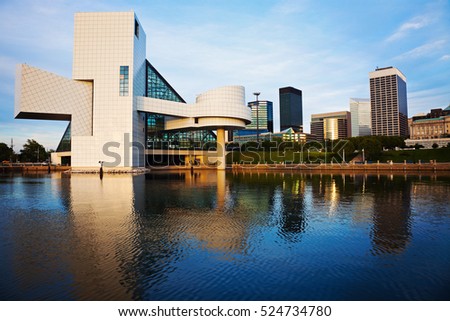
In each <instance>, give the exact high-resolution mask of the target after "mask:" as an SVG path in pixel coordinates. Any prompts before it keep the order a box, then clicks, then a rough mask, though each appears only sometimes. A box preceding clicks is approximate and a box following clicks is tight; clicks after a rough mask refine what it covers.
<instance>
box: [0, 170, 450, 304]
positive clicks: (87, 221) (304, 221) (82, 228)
mask: <svg viewBox="0 0 450 321" xmlns="http://www.w3.org/2000/svg"><path fill="white" fill-rule="evenodd" d="M449 196H450V177H448V176H431V177H430V176H417V175H401V176H393V175H388V176H385V175H378V176H377V175H373V176H372V175H351V176H349V175H347V176H346V175H309V174H307V175H305V174H304V175H302V174H291V173H270V174H265V173H260V174H258V173H245V174H242V173H239V174H237V173H231V172H227V173H224V172H221V173H216V172H215V171H203V172H196V173H194V175H191V174H190V173H189V172H172V173H156V174H149V175H139V176H132V175H105V176H104V178H103V180H100V179H99V177H98V176H97V175H88V174H78V175H72V176H67V175H64V174H51V175H25V176H20V175H16V176H5V175H3V176H0V258H1V261H0V273H1V275H2V277H1V278H0V299H1V300H450V208H449V206H448V199H449Z"/></svg>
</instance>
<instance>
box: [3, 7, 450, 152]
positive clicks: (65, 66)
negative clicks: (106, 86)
mask: <svg viewBox="0 0 450 321" xmlns="http://www.w3.org/2000/svg"><path fill="white" fill-rule="evenodd" d="M130 10H133V11H134V12H135V13H136V15H137V16H138V18H139V20H140V22H141V25H142V27H143V29H144V30H145V32H146V35H147V59H148V60H149V61H150V62H151V63H152V65H153V66H155V67H156V69H158V71H159V72H160V73H161V74H162V75H163V76H164V78H166V80H168V82H169V83H170V84H171V85H172V87H174V88H175V89H176V90H177V92H178V93H179V94H180V95H181V96H182V97H183V98H184V99H185V100H186V101H187V102H188V103H191V102H194V101H195V97H196V96H197V95H198V94H200V93H202V92H205V91H207V90H209V89H213V88H216V87H220V86H224V85H242V86H244V87H245V89H246V99H247V101H251V100H254V96H253V95H252V93H253V92H256V91H258V92H261V95H260V96H259V99H260V100H270V101H273V103H274V126H275V130H278V129H279V97H278V89H279V88H280V87H285V86H292V87H295V88H298V89H300V90H302V92H303V119H304V131H305V132H310V125H309V123H310V117H311V114H314V113H322V112H331V111H341V110H349V99H350V98H369V76H368V73H369V72H370V71H374V70H375V69H376V68H377V67H380V68H381V67H387V66H394V67H396V68H398V69H399V70H400V71H402V73H403V74H404V75H405V76H406V78H407V90H408V114H409V116H412V115H415V114H417V113H423V112H428V111H429V110H430V109H431V108H445V107H446V106H448V105H449V104H450V19H449V18H448V17H449V16H450V1H448V0H428V1H417V0H394V1H393V0H372V1H356V0H354V1H346V0H342V1H331V0H321V1H317V0H259V1H256V0H245V1H243V0H227V1H223V0H222V1H219V0H210V1H207V0H203V1H201V0H193V1H189V0H179V1H177V0H173V1H171V0H152V1H142V0H141V1H130V0H128V1H120V0H108V1H102V0H95V1H92V0H78V1H70V0H51V1H50V0H40V1H34V0H20V1H19V0H0V142H4V143H7V144H8V145H9V144H10V141H11V138H12V139H14V149H15V150H16V151H19V150H20V149H21V148H22V145H23V144H24V143H25V142H26V140H27V139H28V138H31V139H35V140H37V141H38V142H39V143H41V144H43V145H44V146H45V147H46V148H47V149H56V147H57V145H58V143H59V141H60V139H61V137H62V135H63V133H64V130H65V128H66V126H67V122H63V121H41V120H19V119H18V120H15V119H14V81H15V68H16V65H17V64H19V63H27V64H29V65H31V66H35V67H38V68H41V69H44V70H47V71H50V72H53V73H55V74H59V75H61V76H64V77H67V78H71V72H72V48H73V18H74V13H75V12H90V11H93V12H98V11H130Z"/></svg>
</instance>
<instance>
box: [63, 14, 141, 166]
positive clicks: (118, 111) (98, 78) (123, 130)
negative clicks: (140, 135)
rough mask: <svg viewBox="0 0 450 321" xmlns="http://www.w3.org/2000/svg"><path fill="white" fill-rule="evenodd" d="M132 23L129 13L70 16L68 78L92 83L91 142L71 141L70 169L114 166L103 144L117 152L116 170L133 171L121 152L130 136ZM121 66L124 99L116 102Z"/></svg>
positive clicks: (129, 156) (83, 139)
mask: <svg viewBox="0 0 450 321" xmlns="http://www.w3.org/2000/svg"><path fill="white" fill-rule="evenodd" d="M134 23H135V15H134V12H107V13H103V12H102V13H91V12H89V13H77V14H75V31H74V59H73V75H72V77H73V78H74V79H79V80H93V82H94V98H93V102H94V103H93V135H94V137H91V138H86V137H83V138H81V137H78V138H76V137H73V140H72V150H73V156H72V166H74V167H89V166H98V161H100V160H103V161H105V162H106V163H105V165H106V166H108V165H113V164H109V163H112V162H111V157H109V156H107V155H105V154H104V153H103V148H104V146H105V144H120V146H121V147H122V148H120V149H122V151H120V149H117V152H118V153H119V154H120V156H121V160H120V164H117V162H115V163H114V165H116V166H132V163H131V160H132V157H131V154H130V153H125V152H124V151H123V147H124V143H125V141H124V137H125V135H126V134H128V137H129V140H131V135H132V132H133V83H134V78H133V74H134V71H133V68H134V39H135V36H134ZM143 38H144V41H145V34H144V37H143ZM120 66H128V67H129V88H130V89H129V93H128V96H119V77H120ZM83 151H84V152H83Z"/></svg>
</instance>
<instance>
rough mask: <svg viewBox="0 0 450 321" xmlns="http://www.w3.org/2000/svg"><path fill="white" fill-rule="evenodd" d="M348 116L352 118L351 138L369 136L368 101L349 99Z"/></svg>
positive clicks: (370, 124)
mask: <svg viewBox="0 0 450 321" xmlns="http://www.w3.org/2000/svg"><path fill="white" fill-rule="evenodd" d="M350 114H351V118H352V137H357V136H370V135H371V133H372V132H371V127H372V123H371V119H370V99H365V98H350Z"/></svg>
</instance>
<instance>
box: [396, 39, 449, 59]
mask: <svg viewBox="0 0 450 321" xmlns="http://www.w3.org/2000/svg"><path fill="white" fill-rule="evenodd" d="M446 44H447V40H444V39H441V40H436V41H432V42H429V43H426V44H424V45H421V46H418V47H416V48H414V49H412V50H409V51H407V52H405V53H403V54H401V55H399V56H397V57H396V58H395V59H397V60H403V59H417V58H421V57H425V56H429V55H432V54H436V53H437V52H439V50H440V49H442V48H444V46H445V45H446Z"/></svg>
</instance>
